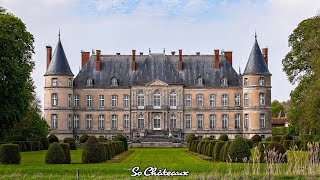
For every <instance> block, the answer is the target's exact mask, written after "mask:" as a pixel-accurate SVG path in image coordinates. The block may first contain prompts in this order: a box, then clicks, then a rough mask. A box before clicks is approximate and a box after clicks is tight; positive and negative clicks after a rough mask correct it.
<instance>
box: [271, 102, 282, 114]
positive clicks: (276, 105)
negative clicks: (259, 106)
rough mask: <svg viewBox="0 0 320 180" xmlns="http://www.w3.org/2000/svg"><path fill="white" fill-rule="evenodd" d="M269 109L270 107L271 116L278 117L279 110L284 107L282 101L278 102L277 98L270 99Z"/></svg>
mask: <svg viewBox="0 0 320 180" xmlns="http://www.w3.org/2000/svg"><path fill="white" fill-rule="evenodd" d="M271 109H272V117H273V118H275V117H278V115H279V113H280V112H283V111H284V107H283V105H282V103H280V102H279V101H277V100H274V101H272V103H271Z"/></svg>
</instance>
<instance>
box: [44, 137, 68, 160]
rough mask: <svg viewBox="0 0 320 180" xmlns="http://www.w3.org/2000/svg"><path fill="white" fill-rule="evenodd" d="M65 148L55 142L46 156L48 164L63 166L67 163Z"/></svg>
mask: <svg viewBox="0 0 320 180" xmlns="http://www.w3.org/2000/svg"><path fill="white" fill-rule="evenodd" d="M65 159H66V158H65V156H64V151H63V148H62V147H61V146H60V144H59V143H57V142H53V143H52V144H51V145H50V147H49V149H48V151H47V154H46V160H45V163H46V164H63V163H64V162H65Z"/></svg>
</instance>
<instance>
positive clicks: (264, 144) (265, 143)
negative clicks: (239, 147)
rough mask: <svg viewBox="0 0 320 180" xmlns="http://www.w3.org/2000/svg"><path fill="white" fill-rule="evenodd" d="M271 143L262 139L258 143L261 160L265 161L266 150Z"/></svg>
mask: <svg viewBox="0 0 320 180" xmlns="http://www.w3.org/2000/svg"><path fill="white" fill-rule="evenodd" d="M269 144H271V141H261V142H259V144H258V150H259V153H260V162H264V150H265V148H266V147H268V145H269Z"/></svg>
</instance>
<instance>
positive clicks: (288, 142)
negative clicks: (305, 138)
mask: <svg viewBox="0 0 320 180" xmlns="http://www.w3.org/2000/svg"><path fill="white" fill-rule="evenodd" d="M291 143H292V140H283V141H282V145H283V147H284V148H285V149H286V150H288V149H290V148H291V146H290V145H291Z"/></svg>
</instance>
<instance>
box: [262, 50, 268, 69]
mask: <svg viewBox="0 0 320 180" xmlns="http://www.w3.org/2000/svg"><path fill="white" fill-rule="evenodd" d="M262 56H263V59H264V61H265V62H266V65H267V67H268V48H262Z"/></svg>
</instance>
